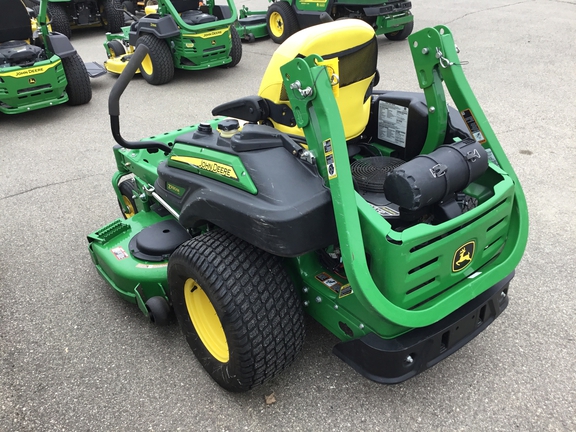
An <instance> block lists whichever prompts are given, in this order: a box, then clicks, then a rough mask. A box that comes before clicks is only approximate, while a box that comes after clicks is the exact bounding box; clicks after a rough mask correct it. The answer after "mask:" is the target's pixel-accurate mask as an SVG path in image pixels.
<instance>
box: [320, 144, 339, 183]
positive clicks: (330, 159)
mask: <svg viewBox="0 0 576 432" xmlns="http://www.w3.org/2000/svg"><path fill="white" fill-rule="evenodd" d="M322 145H323V146H324V157H325V158H326V170H327V171H328V179H329V180H332V179H334V178H336V177H338V173H337V172H336V164H335V163H334V152H333V151H332V140H331V139H327V140H326V141H324V142H323V143H322Z"/></svg>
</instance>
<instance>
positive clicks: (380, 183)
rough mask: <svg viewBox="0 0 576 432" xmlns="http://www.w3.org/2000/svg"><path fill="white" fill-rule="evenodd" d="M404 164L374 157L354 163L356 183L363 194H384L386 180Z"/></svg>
mask: <svg viewBox="0 0 576 432" xmlns="http://www.w3.org/2000/svg"><path fill="white" fill-rule="evenodd" d="M403 163H404V161H403V160H402V159H397V158H393V157H389V156H373V157H367V158H364V159H359V160H357V161H354V162H352V164H351V165H350V168H351V170H352V177H353V178H354V183H355V184H356V186H357V187H358V189H360V190H361V191H363V192H373V193H383V192H384V180H386V176H387V175H388V173H389V172H390V171H392V170H393V169H394V168H396V167H397V166H400V165H402V164H403Z"/></svg>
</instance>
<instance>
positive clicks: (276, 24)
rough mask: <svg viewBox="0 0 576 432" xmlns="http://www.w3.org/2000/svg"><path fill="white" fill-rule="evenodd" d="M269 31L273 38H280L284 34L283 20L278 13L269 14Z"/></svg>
mask: <svg viewBox="0 0 576 432" xmlns="http://www.w3.org/2000/svg"><path fill="white" fill-rule="evenodd" d="M270 31H271V32H272V34H273V35H274V36H275V37H281V36H282V35H283V34H284V20H283V19H282V15H280V14H279V13H278V12H272V13H271V14H270Z"/></svg>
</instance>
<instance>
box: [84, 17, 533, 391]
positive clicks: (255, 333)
mask: <svg viewBox="0 0 576 432" xmlns="http://www.w3.org/2000/svg"><path fill="white" fill-rule="evenodd" d="M410 49H411V52H412V56H413V59H414V64H415V68H416V70H417V71H418V74H417V77H418V80H419V84H420V87H421V88H422V89H423V93H412V92H403V91H379V90H375V89H374V88H373V86H374V84H375V82H374V80H375V78H376V76H377V71H376V64H377V61H376V60H377V59H376V56H377V43H376V37H375V32H374V29H373V28H372V26H370V25H369V24H366V23H364V22H362V21H361V20H342V21H336V22H332V23H327V24H320V25H318V26H313V27H310V28H308V29H305V30H303V31H301V32H298V33H297V34H296V35H294V36H293V37H291V38H290V39H288V40H287V41H286V42H285V43H284V44H282V45H281V46H280V47H279V48H278V49H277V50H276V52H275V54H274V56H273V57H272V59H271V61H270V64H269V66H268V69H267V70H266V73H265V75H264V78H263V80H262V84H261V88H260V92H259V95H257V96H250V97H244V98H241V99H238V100H235V101H232V102H227V103H224V104H222V105H220V106H218V107H216V108H214V110H213V112H212V113H213V115H215V116H216V117H215V118H213V119H212V120H210V121H206V122H203V123H200V124H197V125H194V126H191V127H187V128H184V129H178V130H175V131H172V132H168V133H163V134H161V135H157V136H153V137H149V138H146V139H143V140H142V141H136V142H129V141H126V140H124V139H123V138H122V136H121V134H120V123H119V114H120V110H119V99H120V96H121V94H122V93H123V91H124V90H125V88H126V86H127V85H128V83H129V81H130V79H131V77H132V75H133V74H134V73H135V71H136V70H137V69H138V67H140V62H141V61H142V60H143V59H144V58H145V57H146V55H147V51H146V47H145V46H142V48H139V49H137V50H136V52H135V54H134V56H133V57H132V60H131V61H130V63H129V64H128V66H127V67H126V69H125V70H124V72H123V73H122V75H121V76H120V78H119V79H118V81H117V82H116V84H115V86H114V88H113V89H112V92H111V94H110V99H109V112H110V119H111V127H112V134H113V136H114V138H115V140H116V142H117V143H118V145H117V146H115V147H114V155H115V158H116V163H117V172H116V173H115V174H114V176H113V178H112V185H113V188H114V190H115V192H116V195H117V198H118V200H119V203H120V206H121V208H122V210H123V213H124V216H125V217H126V219H117V220H115V221H113V222H112V223H110V224H108V225H106V226H104V227H103V228H101V229H99V230H97V231H95V232H94V233H92V234H90V235H89V236H88V242H89V250H90V254H91V257H92V260H93V262H94V264H95V265H96V268H97V270H98V272H99V273H100V274H101V275H102V277H103V278H104V279H105V280H106V281H107V282H108V283H109V284H110V285H111V286H112V288H113V289H114V290H115V291H116V292H117V293H118V294H119V295H120V296H121V297H123V298H124V299H126V300H128V301H130V302H133V303H136V304H137V305H138V307H139V308H140V310H141V311H142V312H143V313H144V314H145V315H146V316H148V317H149V318H150V320H152V321H154V322H156V323H158V324H161V323H166V322H168V321H169V319H170V314H171V313H172V311H173V312H174V313H175V315H176V317H177V319H178V321H179V323H180V326H181V329H182V331H183V333H184V335H185V337H186V339H187V341H188V343H189V345H190V347H191V348H192V350H193V351H194V353H195V355H196V357H197V358H198V361H199V362H200V363H201V364H202V366H203V367H204V368H205V369H206V371H207V372H208V373H209V374H210V376H211V377H212V378H213V379H214V380H215V381H216V382H218V384H220V385H221V386H222V387H224V388H226V389H228V390H230V391H245V390H248V389H250V388H253V387H254V386H256V385H259V384H261V383H263V382H264V381H266V380H268V379H270V378H272V377H274V376H276V374H278V373H279V372H280V371H281V370H283V369H284V368H286V367H287V366H288V365H289V364H290V363H291V362H292V361H293V360H294V358H295V356H296V355H297V353H298V352H299V351H300V349H301V347H302V343H303V338H304V332H305V330H304V320H303V313H304V312H306V313H308V314H310V315H311V316H312V317H314V318H315V319H316V320H317V321H318V322H320V323H321V324H322V325H323V326H325V327H326V329H328V330H329V331H330V332H332V333H333V334H334V335H335V336H336V337H337V338H338V339H340V341H341V342H339V343H338V344H337V345H336V346H335V347H334V352H335V353H336V355H338V356H339V357H340V358H342V359H343V360H344V361H345V362H346V363H348V364H349V365H350V366H351V367H353V368H354V369H355V370H357V371H358V372H360V373H361V374H362V375H364V376H366V377H368V378H370V379H372V380H375V381H378V382H381V383H398V382H401V381H404V380H406V379H408V378H410V377H413V376H414V375H416V374H418V373H419V372H421V371H423V370H425V369H427V368H429V367H430V366H432V365H434V364H435V363H437V362H438V361H440V360H442V359H443V358H445V357H447V356H448V355H450V354H451V353H453V352H455V351H456V350H458V349H459V348H460V347H462V346H463V345H464V344H466V343H467V342H469V341H470V340H472V339H473V338H474V337H475V336H476V335H478V334H479V333H480V332H482V331H483V330H485V329H486V328H487V326H489V325H490V323H492V322H493V321H494V319H496V318H497V317H498V316H499V315H500V313H501V312H502V311H503V310H504V309H505V308H506V306H507V305H508V289H509V284H510V281H511V279H512V278H513V275H514V269H515V267H516V265H517V264H518V262H519V260H520V258H521V256H522V254H523V252H524V248H525V245H526V240H527V232H528V220H527V209H526V202H525V198H524V195H523V192H522V189H521V187H520V185H519V183H518V179H517V177H516V175H515V173H514V171H513V169H512V167H511V166H510V163H509V161H508V159H507V158H506V156H505V154H504V152H503V150H502V148H501V146H500V144H499V142H498V140H497V138H496V137H495V135H494V133H493V131H492V129H491V127H490V125H489V123H488V122H487V120H486V118H485V116H484V114H483V112H482V109H481V108H480V106H479V104H478V102H477V100H476V99H475V97H474V95H473V93H472V91H471V89H470V87H469V85H468V83H467V81H466V79H465V77H464V75H463V72H462V68H461V66H460V62H459V60H458V56H457V54H456V49H455V45H454V41H453V39H452V35H451V33H450V31H449V30H448V29H447V28H446V27H443V26H438V27H435V28H427V29H424V30H421V31H419V32H417V33H415V34H414V35H411V36H410ZM359 65H361V66H360V67H359ZM443 84H445V86H446V88H447V89H448V90H449V92H450V95H451V96H452V98H453V100H454V103H455V105H456V109H454V108H448V107H447V105H446V96H445V93H444V86H443Z"/></svg>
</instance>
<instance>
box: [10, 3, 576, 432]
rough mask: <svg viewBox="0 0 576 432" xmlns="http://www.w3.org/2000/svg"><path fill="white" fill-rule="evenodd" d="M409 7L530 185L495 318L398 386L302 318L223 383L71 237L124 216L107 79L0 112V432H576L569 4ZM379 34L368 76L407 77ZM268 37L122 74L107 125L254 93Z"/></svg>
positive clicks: (164, 117)
mask: <svg viewBox="0 0 576 432" xmlns="http://www.w3.org/2000/svg"><path fill="white" fill-rule="evenodd" d="M245 4H247V5H249V6H250V7H251V8H264V7H266V2H265V1H263V0H252V1H251V2H246V3H245ZM238 6H241V3H239V4H238ZM413 12H414V15H415V26H416V29H421V28H424V27H427V26H432V25H436V24H446V25H447V26H448V27H449V28H450V29H451V30H452V32H453V34H454V37H455V39H456V43H457V45H458V47H459V48H460V51H461V52H460V59H461V60H462V61H464V62H466V64H465V66H464V71H465V73H466V75H467V77H468V79H469V82H470V84H471V86H472V89H473V90H474V92H475V94H476V96H477V98H478V100H479V101H480V104H481V106H482V107H483V109H484V111H485V113H486V115H487V117H488V119H489V120H490V122H491V125H492V127H493V129H494V130H495V132H496V135H497V136H498V138H499V139H500V141H501V143H502V145H503V147H504V149H505V151H506V152H507V154H508V156H509V158H510V161H511V163H512V164H513V166H514V167H515V169H516V172H517V174H518V176H519V178H520V181H521V183H522V185H523V188H524V191H525V193H526V196H527V200H528V206H529V212H530V237H529V243H528V247H527V249H526V253H525V255H524V258H523V260H522V261H521V263H520V265H519V266H518V268H517V273H516V277H515V279H514V280H513V282H512V284H511V287H510V305H509V307H508V309H507V310H506V311H505V312H504V313H503V315H502V316H501V317H500V318H499V319H498V320H496V321H495V322H494V323H493V324H492V325H491V326H490V327H489V328H488V329H487V330H486V331H485V332H484V333H482V334H481V335H480V336H479V337H477V338H476V339H475V340H473V341H472V342H471V343H469V344H468V345H466V346H465V347H464V348H462V349H461V350H459V351H458V352H456V353H455V354H454V355H452V356H451V357H449V358H448V359H446V360H444V361H443V362H441V363H440V364H438V365H436V366H434V367H433V368H431V369H429V370H428V371H426V372H424V373H422V374H421V375H419V376H417V377H415V378H413V379H411V380H409V381H407V382H405V383H402V384H399V385H395V386H385V385H380V384H376V383H374V382H371V381H369V380H367V379H365V378H363V377H362V376H360V375H359V374H357V373H356V372H354V371H353V370H352V369H351V368H350V367H348V366H347V365H346V364H345V363H343V362H342V361H340V360H339V359H338V358H336V357H335V356H334V355H333V354H332V353H331V349H332V346H333V345H334V344H335V343H336V342H337V340H336V338H335V337H334V336H332V335H331V334H330V333H329V332H328V331H326V330H324V329H323V328H322V327H321V326H320V325H319V324H316V323H315V322H314V321H312V320H311V319H309V320H307V338H306V342H305V346H304V349H303V351H302V353H301V354H300V355H299V357H298V358H297V360H296V361H295V363H294V364H293V365H292V366H291V367H290V368H289V369H288V370H286V371H285V372H284V373H282V374H281V375H280V376H278V377H277V378H275V379H274V380H272V381H270V382H268V383H266V384H265V385H263V386H261V387H258V388H256V389H254V390H252V391H250V392H248V393H245V394H231V393H228V392H226V391H224V390H222V389H221V388H219V387H218V386H217V385H216V384H215V383H214V382H213V381H212V380H211V379H210V378H209V377H208V375H207V374H206V373H205V372H204V371H203V369H202V368H201V366H200V365H199V363H198V362H197V361H196V359H195V358H194V356H193V354H192V352H191V350H190V349H189V348H188V345H187V344H186V342H185V340H184V338H183V337H182V335H181V334H180V331H179V328H178V326H177V324H173V325H171V326H168V327H163V328H158V327H155V326H153V325H152V324H150V323H149V322H147V320H146V318H145V317H144V316H143V315H142V314H141V313H140V312H139V310H138V309H137V307H136V306H134V305H132V304H129V303H126V302H124V301H123V300H121V299H120V298H119V297H117V296H116V295H115V294H114V292H113V291H112V290H111V289H110V288H109V287H108V286H107V284H106V283H105V282H104V281H103V280H102V279H101V277H100V276H99V275H98V273H97V272H96V270H95V268H94V266H93V265H92V263H91V260H90V256H89V254H88V250H87V241H86V235H87V234H89V233H91V232H93V231H94V230H96V229H98V228H100V227H101V226H103V225H105V224H106V223H108V222H110V221H112V220H113V219H115V218H117V217H118V216H119V215H120V213H119V209H118V205H117V202H116V199H115V196H114V193H113V191H112V187H111V176H112V174H113V173H114V171H115V162H114V157H113V154H112V146H113V140H112V136H111V133H110V127H109V118H108V113H107V99H108V94H109V92H110V89H111V88H112V86H113V84H114V82H115V81H116V78H115V77H114V76H112V75H106V76H103V77H101V78H98V79H95V80H93V81H92V88H93V99H92V101H91V102H90V103H89V104H87V105H84V106H78V107H70V106H67V105H63V106H58V107H54V108H50V109H44V110H40V111H35V112H30V113H26V114H22V115H17V116H8V115H0V172H1V177H0V178H1V179H2V181H1V182H0V285H1V290H0V430H1V431H145V430H151V431H176V430H183V431H244V430H246V431H344V430H346V431H416V430H418V431H455V430H462V431H481V430H482V431H486V430H488V431H511V430H518V431H574V430H576V419H575V417H576V415H575V407H576V383H575V382H576V360H575V359H576V336H575V333H576V324H575V321H574V315H575V313H576V295H575V282H574V276H575V274H576V271H575V270H576V264H575V262H576V259H575V258H576V246H575V245H576V228H575V223H574V206H575V201H576V198H575V196H576V178H575V173H576V170H575V169H574V166H575V165H576V142H575V139H574V132H575V130H576V98H575V94H576V84H575V82H576V75H575V71H576V60H575V58H576V56H575V54H576V52H575V50H574V41H575V40H576V2H575V1H547V0H532V1H529V0H526V1H509V0H493V1H490V2H470V1H467V0H436V1H432V0H417V1H414V2H413ZM378 41H379V49H378V50H379V58H378V65H379V71H380V76H381V80H380V84H379V85H378V87H377V88H379V89H391V90H418V84H417V81H416V78H415V73H414V69H413V66H412V61H411V56H410V53H409V50H408V42H407V41H403V42H390V41H388V40H387V39H386V38H384V37H379V38H378ZM72 42H73V44H74V46H75V47H76V49H77V50H78V51H79V53H80V54H81V56H82V58H83V59H84V61H99V62H102V61H103V60H104V59H105V52H104V48H103V47H102V44H103V42H104V30H103V29H87V30H84V31H76V32H74V34H73V39H72ZM276 47H277V45H275V44H274V43H273V42H272V41H271V40H269V39H264V40H259V41H256V42H255V43H251V44H244V45H243V58H242V61H241V62H240V64H238V66H236V67H235V68H233V69H221V68H217V69H211V70H205V71H200V72H185V71H177V72H176V75H175V79H174V80H173V81H172V82H170V83H169V84H166V85H163V86H159V87H154V86H151V85H148V84H147V83H146V82H145V81H144V80H143V79H142V78H135V79H134V80H133V81H132V82H131V84H130V86H129V87H128V90H127V92H126V94H125V96H124V97H123V99H122V101H121V116H120V120H121V127H122V133H123V135H124V136H125V137H126V138H127V139H132V140H135V139H139V138H142V137H146V136H150V135H154V134H158V133H162V132H166V131H170V130H173V129H177V128H180V127H183V126H188V125H191V124H194V123H197V122H200V121H202V120H206V119H209V118H210V111H211V108H212V107H214V106H216V105H217V104H220V103H223V102H225V101H229V100H231V99H234V98H237V97H240V96H245V95H251V94H256V93H257V91H258V86H259V81H260V77H261V76H262V74H263V72H264V70H265V68H266V65H267V63H268V61H269V59H270V56H271V54H272V53H273V52H274V50H275V49H276ZM272 393H274V397H275V400H276V402H275V403H273V404H266V401H265V397H266V396H268V395H271V394H272Z"/></svg>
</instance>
